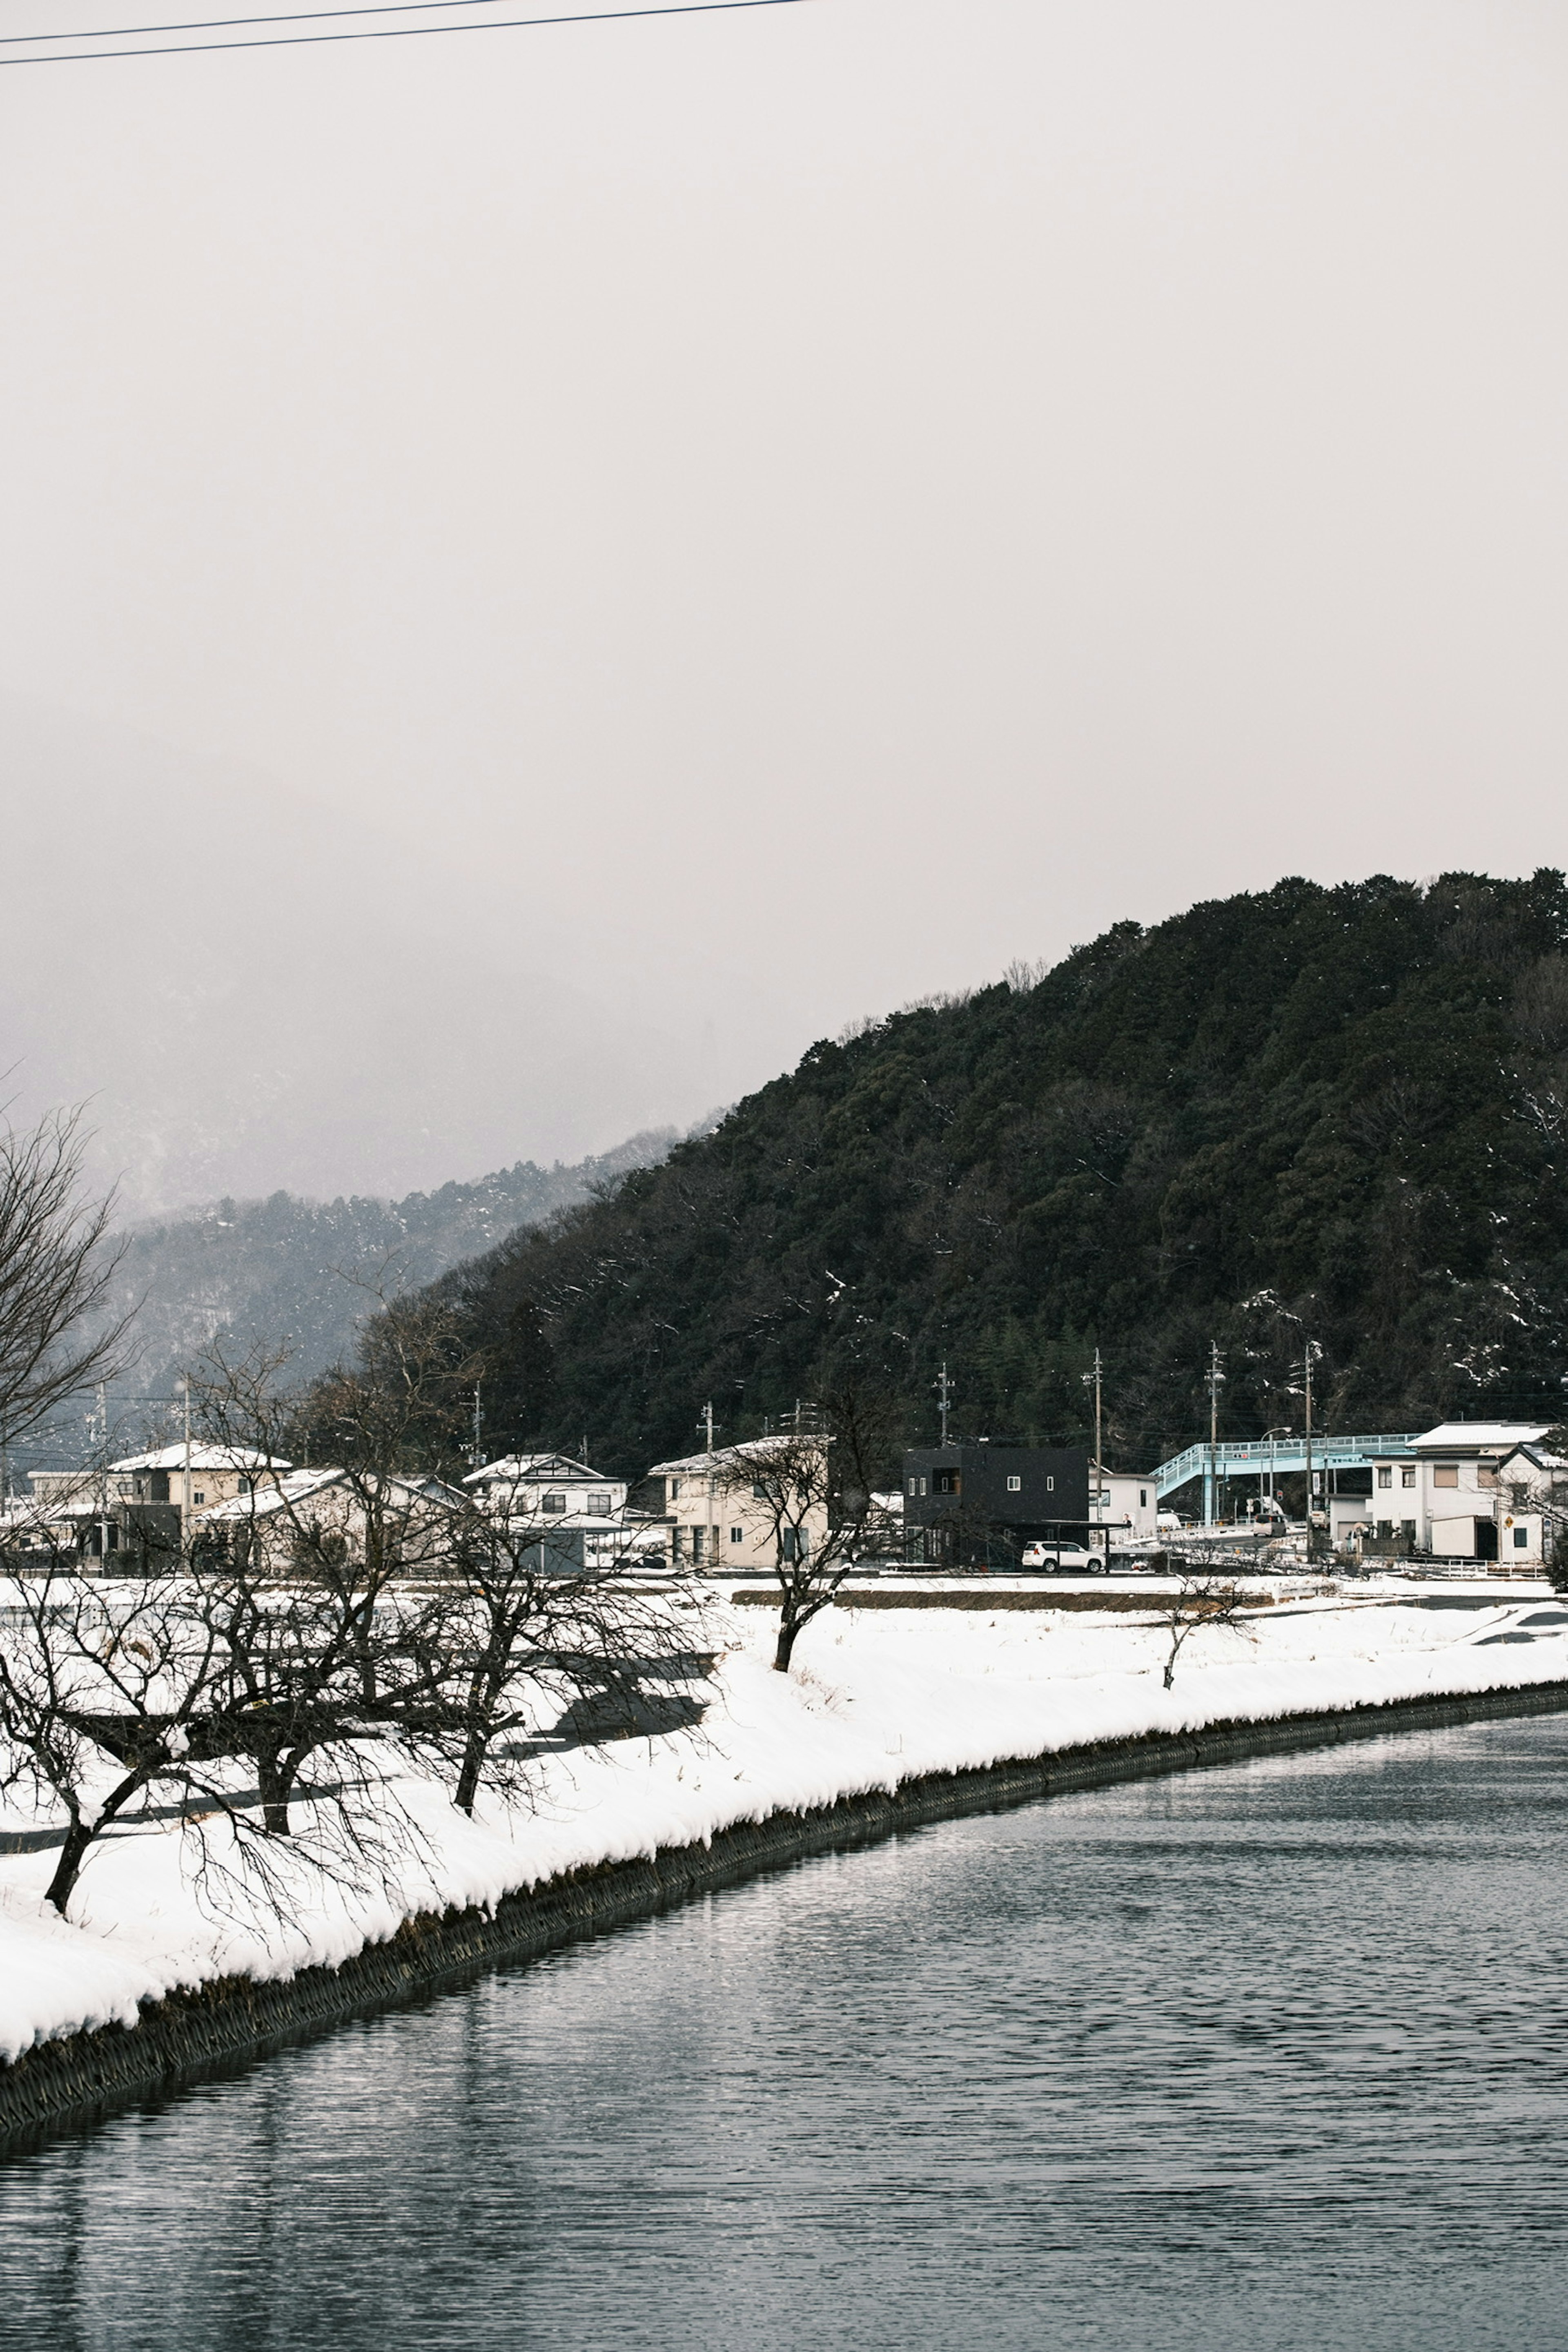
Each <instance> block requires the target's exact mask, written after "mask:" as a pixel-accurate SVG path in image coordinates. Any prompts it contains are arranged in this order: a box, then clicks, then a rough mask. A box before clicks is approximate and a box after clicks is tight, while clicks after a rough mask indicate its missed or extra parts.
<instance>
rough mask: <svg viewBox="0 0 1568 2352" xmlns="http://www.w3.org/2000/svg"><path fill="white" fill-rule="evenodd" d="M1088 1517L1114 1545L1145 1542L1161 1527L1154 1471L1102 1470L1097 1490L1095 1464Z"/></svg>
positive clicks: (1090, 1470) (1090, 1473) (1091, 1478)
mask: <svg viewBox="0 0 1568 2352" xmlns="http://www.w3.org/2000/svg"><path fill="white" fill-rule="evenodd" d="M1159 1517H1160V1505H1159V1499H1158V1495H1157V1492H1156V1489H1155V1486H1154V1478H1153V1474H1152V1471H1151V1472H1144V1473H1142V1474H1137V1473H1133V1472H1131V1471H1126V1470H1101V1472H1100V1481H1099V1491H1098V1492H1097V1491H1096V1486H1095V1474H1094V1470H1093V1467H1092V1465H1091V1466H1090V1469H1089V1522H1090V1524H1091V1526H1093V1527H1096V1528H1107V1529H1109V1531H1110V1541H1111V1543H1112V1544H1113V1545H1114V1544H1119V1543H1142V1542H1143V1541H1144V1540H1145V1539H1146V1538H1152V1537H1153V1536H1154V1535H1155V1534H1156V1533H1157V1532H1158V1528H1159Z"/></svg>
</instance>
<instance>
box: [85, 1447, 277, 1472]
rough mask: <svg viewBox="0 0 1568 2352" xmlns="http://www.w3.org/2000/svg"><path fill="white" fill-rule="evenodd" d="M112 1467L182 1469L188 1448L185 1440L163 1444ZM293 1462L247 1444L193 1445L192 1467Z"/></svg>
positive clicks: (267, 1465)
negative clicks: (153, 1450)
mask: <svg viewBox="0 0 1568 2352" xmlns="http://www.w3.org/2000/svg"><path fill="white" fill-rule="evenodd" d="M109 1466H110V1469H111V1470H183V1469H184V1466H185V1449H184V1444H183V1443H181V1444H175V1445H160V1446H159V1447H158V1448H157V1450H156V1452H154V1453H152V1454H126V1455H125V1457H124V1459H123V1460H122V1461H120V1462H111V1463H110V1465H109ZM289 1467H290V1465H289V1463H287V1462H283V1461H280V1460H279V1458H278V1456H277V1455H276V1454H258V1453H257V1452H255V1450H254V1449H253V1448H252V1447H250V1446H248V1445H206V1444H196V1443H195V1440H193V1441H192V1444H191V1468H192V1469H193V1470H247V1471H248V1470H287V1469H289Z"/></svg>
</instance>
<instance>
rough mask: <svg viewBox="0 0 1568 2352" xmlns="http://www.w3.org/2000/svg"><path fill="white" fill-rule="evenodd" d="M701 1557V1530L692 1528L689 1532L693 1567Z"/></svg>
mask: <svg viewBox="0 0 1568 2352" xmlns="http://www.w3.org/2000/svg"><path fill="white" fill-rule="evenodd" d="M701 1557H702V1529H701V1528H692V1530H691V1558H692V1562H693V1565H695V1564H696V1562H697V1561H698V1560H700V1559H701Z"/></svg>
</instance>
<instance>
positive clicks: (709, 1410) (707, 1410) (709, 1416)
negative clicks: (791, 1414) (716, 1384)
mask: <svg viewBox="0 0 1568 2352" xmlns="http://www.w3.org/2000/svg"><path fill="white" fill-rule="evenodd" d="M702 1420H703V1424H704V1426H705V1427H706V1429H707V1432H708V1451H709V1453H710V1454H711V1453H712V1451H713V1400H712V1398H711V1397H710V1398H709V1400H708V1402H707V1403H706V1404H705V1405H704V1406H703V1408H702ZM799 1425H800V1406H799V1404H798V1402H797V1403H796V1405H795V1426H796V1427H797V1428H798V1427H799Z"/></svg>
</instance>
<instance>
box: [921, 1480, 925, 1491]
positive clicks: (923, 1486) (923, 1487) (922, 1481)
mask: <svg viewBox="0 0 1568 2352" xmlns="http://www.w3.org/2000/svg"><path fill="white" fill-rule="evenodd" d="M925 1490H926V1482H925V1480H924V1479H923V1478H922V1479H921V1494H922V1495H923V1494H924V1493H925Z"/></svg>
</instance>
